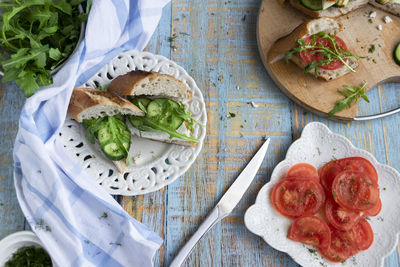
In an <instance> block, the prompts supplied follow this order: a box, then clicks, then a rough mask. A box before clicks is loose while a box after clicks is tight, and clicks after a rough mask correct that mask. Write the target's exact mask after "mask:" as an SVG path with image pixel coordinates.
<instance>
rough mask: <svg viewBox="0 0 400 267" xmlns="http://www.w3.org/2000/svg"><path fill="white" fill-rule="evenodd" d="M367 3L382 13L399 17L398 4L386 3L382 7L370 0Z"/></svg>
mask: <svg viewBox="0 0 400 267" xmlns="http://www.w3.org/2000/svg"><path fill="white" fill-rule="evenodd" d="M369 3H370V4H371V5H373V6H376V7H378V8H380V9H382V10H384V11H387V12H390V13H392V14H394V15H396V16H399V17H400V4H399V3H386V4H384V5H381V4H379V3H378V2H376V0H370V1H369Z"/></svg>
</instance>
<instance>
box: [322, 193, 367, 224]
mask: <svg viewBox="0 0 400 267" xmlns="http://www.w3.org/2000/svg"><path fill="white" fill-rule="evenodd" d="M325 215H326V218H327V220H328V222H329V223H330V225H331V226H333V227H334V228H336V229H338V230H341V231H348V230H350V229H351V228H353V226H354V225H356V224H357V223H358V222H359V221H360V220H361V218H363V217H362V215H361V213H360V212H357V211H351V210H348V209H345V208H342V207H340V206H339V205H338V204H336V202H335V201H334V200H333V199H331V198H327V200H326V204H325Z"/></svg>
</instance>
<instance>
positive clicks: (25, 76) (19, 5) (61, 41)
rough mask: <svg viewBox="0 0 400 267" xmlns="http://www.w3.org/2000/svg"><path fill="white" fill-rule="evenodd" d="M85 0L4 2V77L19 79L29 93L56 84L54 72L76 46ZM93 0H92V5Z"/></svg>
mask: <svg viewBox="0 0 400 267" xmlns="http://www.w3.org/2000/svg"><path fill="white" fill-rule="evenodd" d="M81 2H83V0H57V1H49V0H30V1H21V0H5V1H2V2H0V13H1V14H2V20H1V21H0V58H1V59H0V60H1V70H2V71H3V72H4V76H3V79H2V81H3V82H9V81H15V82H16V83H17V85H18V86H19V87H20V88H21V89H23V90H24V92H25V95H26V96H27V97H29V96H31V95H33V93H34V91H35V90H39V89H40V86H45V85H50V84H52V82H53V81H52V78H51V77H50V72H51V71H52V70H53V69H55V68H56V67H57V66H59V65H60V64H61V63H62V62H63V61H64V60H65V59H66V58H68V57H69V55H70V54H71V53H72V51H73V50H74V48H75V46H76V44H77V42H78V39H79V35H80V29H81V23H82V22H83V21H85V20H86V19H87V15H88V14H87V12H88V10H86V13H83V14H80V12H79V10H78V6H79V4H80V3H81ZM90 5H91V1H88V5H87V6H88V8H90Z"/></svg>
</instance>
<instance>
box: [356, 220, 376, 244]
mask: <svg viewBox="0 0 400 267" xmlns="http://www.w3.org/2000/svg"><path fill="white" fill-rule="evenodd" d="M352 231H353V233H354V236H355V240H356V247H357V249H358V250H366V249H368V248H369V247H370V246H371V245H372V243H373V242H374V232H373V231H372V228H371V225H370V224H369V223H368V222H367V220H365V219H362V220H360V222H359V223H358V224H357V225H356V226H355V227H353V229H352Z"/></svg>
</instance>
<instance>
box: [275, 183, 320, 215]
mask: <svg viewBox="0 0 400 267" xmlns="http://www.w3.org/2000/svg"><path fill="white" fill-rule="evenodd" d="M272 203H273V205H274V207H275V209H276V210H277V211H278V212H279V213H280V214H282V215H284V216H286V217H289V218H297V217H300V216H304V215H313V214H315V213H316V212H317V211H319V210H320V209H321V207H322V206H323V205H324V203H325V192H324V189H323V188H322V186H321V185H320V184H319V183H318V182H316V181H315V180H313V179H311V178H300V177H296V178H290V177H289V178H286V179H284V180H282V181H281V182H280V183H278V184H277V185H276V186H275V187H274V189H273V191H272Z"/></svg>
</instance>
